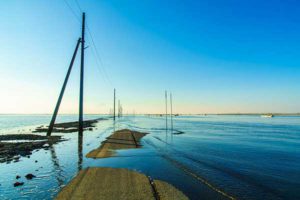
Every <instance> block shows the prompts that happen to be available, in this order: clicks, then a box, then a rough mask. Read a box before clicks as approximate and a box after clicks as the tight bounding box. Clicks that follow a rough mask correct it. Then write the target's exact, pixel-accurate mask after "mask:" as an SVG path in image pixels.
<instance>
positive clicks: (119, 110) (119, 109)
mask: <svg viewBox="0 0 300 200" xmlns="http://www.w3.org/2000/svg"><path fill="white" fill-rule="evenodd" d="M120 115H121V105H120V100H119V101H118V117H120Z"/></svg>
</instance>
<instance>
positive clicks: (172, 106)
mask: <svg viewBox="0 0 300 200" xmlns="http://www.w3.org/2000/svg"><path fill="white" fill-rule="evenodd" d="M170 107H171V111H170V112H171V130H172V134H173V105H172V93H170Z"/></svg>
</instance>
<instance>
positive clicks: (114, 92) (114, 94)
mask: <svg viewBox="0 0 300 200" xmlns="http://www.w3.org/2000/svg"><path fill="white" fill-rule="evenodd" d="M115 120H116V89H115V88H114V121H115Z"/></svg>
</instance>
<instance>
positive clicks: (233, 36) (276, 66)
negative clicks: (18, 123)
mask: <svg viewBox="0 0 300 200" xmlns="http://www.w3.org/2000/svg"><path fill="white" fill-rule="evenodd" d="M66 2H67V3H68V4H69V6H70V7H71V8H72V9H73V12H74V13H75V14H76V15H77V16H78V17H80V10H79V8H78V6H77V4H76V1H75V0H66ZM66 2H65V1H64V0H51V1H50V0H48V1H46V0H45V1H40V0H26V1H22V0H19V1H16V0H9V1H0V24H1V28H0V42H1V48H0V91H1V99H0V113H52V111H53V109H54V106H55V103H56V100H57V97H58V94H59V91H60V89H61V85H62V83H63V80H64V77H65V74H66V71H67V68H68V65H69V62H70V59H71V56H72V54H73V51H74V48H75V44H76V41H77V39H78V37H80V32H81V27H80V22H79V21H78V18H76V17H75V15H74V13H73V12H72V11H71V10H70V8H69V7H68V5H67V4H66ZM78 2H79V4H80V7H81V8H82V10H84V11H85V12H86V20H87V25H88V27H89V28H90V30H91V33H92V35H93V39H94V42H95V44H96V46H97V49H98V51H99V54H100V57H101V62H99V61H98V63H99V65H97V62H96V57H95V50H94V49H93V48H92V41H91V37H90V36H89V35H87V39H86V45H87V46H89V48H87V49H86V51H85V52H86V62H85V70H86V71H85V72H86V73H85V94H84V95H85V96H84V100H85V102H84V110H85V113H108V112H109V109H110V108H112V100H113V88H114V87H115V88H116V89H117V97H118V98H119V99H121V102H122V104H123V108H124V111H125V113H126V112H132V111H133V110H135V112H136V113H162V112H164V91H165V90H168V91H171V92H172V93H173V97H174V99H173V101H174V112H179V113H234V112H247V113H248V112H300V88H299V84H300V2H299V1H297V0H285V1H282V0H265V1H261V0H226V1H224V0H210V1H208V0H206V1H204V0H195V1H191V0H190V1H189V0H186V1H181V0H180V1H179V0H178V1H177V0H173V1H163V0H143V1H139V0H124V1H120V0H101V1H96V0H94V1H93V0H78ZM78 55H80V54H78ZM79 60H80V56H78V57H77V60H76V63H75V65H74V68H73V71H72V74H71V77H70V80H69V85H68V86H67V89H66V92H65V96H64V99H63V103H62V106H61V110H60V113H77V112H78V94H79Z"/></svg>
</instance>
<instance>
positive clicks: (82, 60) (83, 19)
mask: <svg viewBox="0 0 300 200" xmlns="http://www.w3.org/2000/svg"><path fill="white" fill-rule="evenodd" d="M84 31H85V13H82V32H81V40H82V41H81V63H80V94H79V135H82V131H83V79H84V43H85V39H84Z"/></svg>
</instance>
